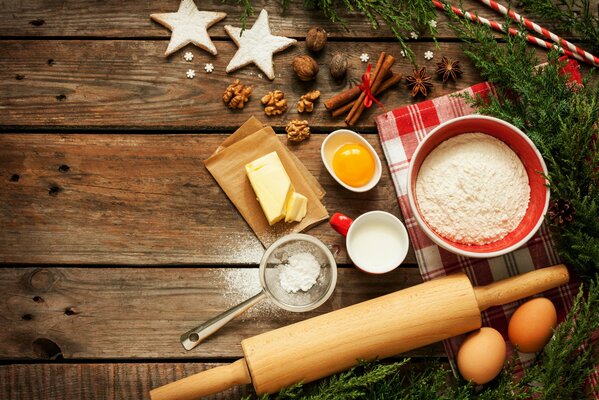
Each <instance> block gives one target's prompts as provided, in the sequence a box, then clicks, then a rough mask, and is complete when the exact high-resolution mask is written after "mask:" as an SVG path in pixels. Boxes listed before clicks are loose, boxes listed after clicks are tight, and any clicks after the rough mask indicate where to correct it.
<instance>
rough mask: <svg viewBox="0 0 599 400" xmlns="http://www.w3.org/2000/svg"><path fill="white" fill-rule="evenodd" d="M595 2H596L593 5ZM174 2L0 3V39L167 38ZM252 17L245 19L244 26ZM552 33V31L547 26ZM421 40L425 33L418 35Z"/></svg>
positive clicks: (299, 10) (356, 26) (339, 34)
mask: <svg viewBox="0 0 599 400" xmlns="http://www.w3.org/2000/svg"><path fill="white" fill-rule="evenodd" d="M593 1H596V0H593ZM232 3H233V2H229V3H224V4H223V2H222V1H221V0H202V1H197V2H196V4H197V5H198V7H199V8H200V9H202V10H218V11H224V12H226V13H227V14H228V16H227V18H226V19H225V20H224V21H222V22H221V23H219V24H217V25H215V26H214V27H212V28H211V29H210V31H209V32H210V34H211V35H212V37H213V38H217V39H220V38H228V36H227V35H226V33H225V30H224V28H223V27H224V26H225V25H227V24H230V25H236V26H240V25H241V23H240V21H239V18H240V15H241V10H242V8H241V6H238V5H235V4H232ZM252 3H253V4H254V9H255V10H256V11H258V12H259V11H260V10H261V9H262V8H266V9H267V10H268V11H269V15H270V21H271V25H272V28H273V32H274V33H275V34H278V35H285V36H292V37H298V38H301V37H304V36H305V34H306V31H307V30H308V29H310V28H311V27H312V26H318V25H320V26H324V27H326V29H327V31H328V32H329V34H330V36H331V37H332V38H364V37H366V38H375V37H376V38H393V34H392V33H391V31H390V30H389V29H388V28H387V27H386V26H384V24H383V26H382V27H380V28H379V29H376V30H373V29H372V27H371V25H370V23H369V22H368V21H367V20H366V18H365V17H364V16H363V15H362V14H360V13H356V12H354V13H350V12H342V13H341V15H342V17H343V18H344V19H345V20H346V21H347V25H348V27H349V29H344V28H343V26H341V25H339V24H333V23H331V22H330V21H329V20H328V18H326V17H324V15H323V14H322V12H320V11H318V10H306V9H305V8H304V7H303V2H302V1H299V0H296V1H293V2H292V3H291V5H290V6H289V8H288V9H287V10H286V11H284V10H283V8H282V7H281V6H280V5H279V4H278V2H274V1H267V0H254V1H252ZM178 4H179V0H159V1H152V2H142V1H120V0H108V1H102V2H98V1H94V0H67V1H48V0H28V1H3V2H1V3H0V21H2V24H0V36H6V37H11V36H13V37H14V36H36V37H43V36H71V37H72V36H75V37H85V36H93V37H98V36H101V37H136V38H139V37H160V38H165V39H166V38H168V37H169V35H170V33H169V31H168V30H167V29H166V28H163V27H162V26H160V25H158V24H156V23H154V22H152V21H151V20H150V14H152V13H158V12H174V11H176V10H177V7H178ZM464 8H465V9H467V10H471V11H475V12H478V14H479V15H481V16H483V17H486V18H490V19H495V20H497V21H501V20H502V17H501V15H499V14H498V13H495V12H493V11H492V10H490V9H488V8H487V7H484V6H482V5H481V4H480V3H477V2H476V1H474V0H464ZM438 15H439V17H438V22H439V24H438V34H439V37H441V38H454V37H455V34H454V33H453V31H452V30H451V29H450V28H449V27H448V26H447V22H448V19H447V18H446V17H445V16H444V15H442V13H441V12H438ZM254 19H255V17H250V18H249V22H248V23H249V26H251V24H252V23H253V21H254ZM547 27H551V25H549V24H548V25H547ZM422 33H423V35H426V32H424V31H423V32H422Z"/></svg>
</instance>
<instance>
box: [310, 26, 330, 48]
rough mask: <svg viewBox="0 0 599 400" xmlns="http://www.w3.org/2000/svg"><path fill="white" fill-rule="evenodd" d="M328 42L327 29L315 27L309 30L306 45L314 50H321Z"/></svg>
mask: <svg viewBox="0 0 599 400" xmlns="http://www.w3.org/2000/svg"><path fill="white" fill-rule="evenodd" d="M325 44H327V31H325V30H324V29H323V28H320V27H315V28H312V29H310V30H309V31H308V34H307V35H306V47H307V48H308V50H310V51H313V52H319V51H320V50H322V49H323V47H324V45H325Z"/></svg>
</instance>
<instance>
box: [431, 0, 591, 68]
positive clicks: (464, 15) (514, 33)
mask: <svg viewBox="0 0 599 400" xmlns="http://www.w3.org/2000/svg"><path fill="white" fill-rule="evenodd" d="M433 4H434V5H435V7H437V8H438V9H440V10H443V11H446V10H445V5H444V4H443V3H441V2H440V1H439V0H433ZM451 10H452V11H453V12H454V13H455V14H456V15H458V16H460V17H462V18H466V19H469V20H471V21H473V22H478V23H481V24H484V25H487V26H490V27H491V28H492V29H494V30H496V31H499V32H504V33H508V34H510V35H511V36H517V35H520V36H524V37H525V38H526V40H527V41H528V42H530V43H532V44H536V45H537V46H540V47H543V48H545V49H555V50H557V51H559V52H560V53H563V54H565V55H567V56H568V57H572V58H576V59H577V60H580V61H585V60H584V58H583V57H582V56H580V55H578V54H577V53H573V52H571V51H570V50H566V49H564V48H563V47H560V46H557V45H555V44H553V43H550V42H547V41H545V40H543V39H539V38H538V37H536V36H532V35H528V34H524V33H523V32H520V31H519V30H517V29H514V28H509V29H507V30H506V29H505V26H504V25H503V24H499V23H497V22H495V21H491V20H488V19H486V18H484V17H479V16H477V15H475V14H472V13H470V12H468V11H462V10H460V9H459V8H457V7H454V6H451Z"/></svg>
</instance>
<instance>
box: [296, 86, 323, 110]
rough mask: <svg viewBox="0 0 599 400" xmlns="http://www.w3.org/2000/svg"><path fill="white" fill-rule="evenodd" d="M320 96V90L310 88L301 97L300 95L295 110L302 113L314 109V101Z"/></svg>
mask: <svg viewBox="0 0 599 400" xmlns="http://www.w3.org/2000/svg"><path fill="white" fill-rule="evenodd" d="M319 97H320V90H311V91H309V92H308V93H306V94H305V95H303V96H302V97H300V99H299V101H298V102H297V112H300V113H303V112H307V113H311V112H312V111H314V102H315V101H316V100H318V98H319Z"/></svg>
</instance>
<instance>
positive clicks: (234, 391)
mask: <svg viewBox="0 0 599 400" xmlns="http://www.w3.org/2000/svg"><path fill="white" fill-rule="evenodd" d="M221 365H225V364H223V363H199V362H198V363H139V364H132V363H129V364H127V363H118V364H38V365H4V366H0V398H2V399H5V400H123V399H128V400H129V399H148V400H149V399H150V396H149V391H150V390H151V389H153V388H156V387H159V386H162V385H165V384H167V383H170V382H172V381H174V380H177V379H181V378H184V377H186V376H189V375H192V374H195V373H198V372H202V371H204V370H206V369H210V368H214V367H218V366H221ZM251 393H253V389H252V387H251V386H250V385H245V386H238V387H235V388H231V389H229V390H226V391H224V392H222V393H219V394H215V395H213V396H209V397H206V399H211V400H217V399H241V398H243V397H244V396H247V395H249V394H251Z"/></svg>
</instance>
